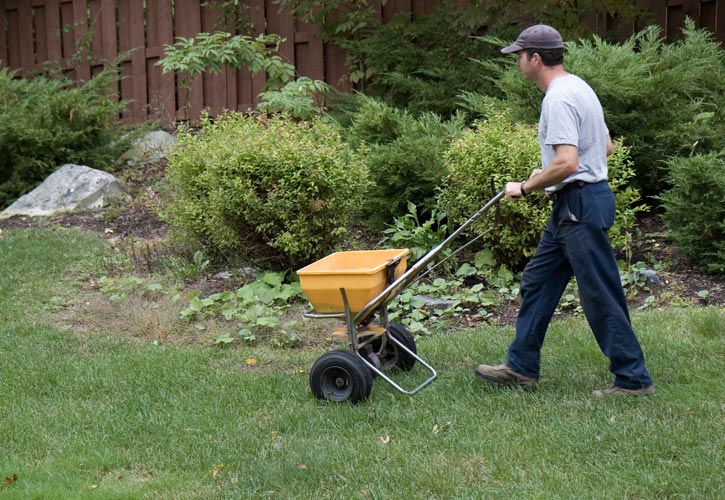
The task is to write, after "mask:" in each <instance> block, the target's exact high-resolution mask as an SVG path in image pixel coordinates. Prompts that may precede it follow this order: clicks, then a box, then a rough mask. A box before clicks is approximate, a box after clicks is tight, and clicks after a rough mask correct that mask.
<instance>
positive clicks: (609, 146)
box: [606, 134, 614, 156]
mask: <svg viewBox="0 0 725 500" xmlns="http://www.w3.org/2000/svg"><path fill="white" fill-rule="evenodd" d="M606 148H607V156H612V153H614V144H612V138H611V137H610V136H609V134H607V145H606Z"/></svg>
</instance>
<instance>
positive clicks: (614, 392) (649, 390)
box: [592, 385, 655, 398]
mask: <svg viewBox="0 0 725 500" xmlns="http://www.w3.org/2000/svg"><path fill="white" fill-rule="evenodd" d="M654 393H655V386H654V385H650V386H649V387H642V388H640V389H625V388H624V387H617V386H616V385H613V386H612V387H607V388H606V389H604V390H598V391H594V392H593V393H592V396H594V397H595V398H603V397H604V396H649V395H650V394H654Z"/></svg>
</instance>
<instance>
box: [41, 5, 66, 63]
mask: <svg viewBox="0 0 725 500" xmlns="http://www.w3.org/2000/svg"><path fill="white" fill-rule="evenodd" d="M45 30H46V36H45V41H46V53H47V54H48V60H49V61H56V62H58V63H59V64H60V62H61V60H62V58H63V53H62V51H61V48H62V42H61V37H60V34H61V33H60V3H59V2H58V0H47V2H46V3H45Z"/></svg>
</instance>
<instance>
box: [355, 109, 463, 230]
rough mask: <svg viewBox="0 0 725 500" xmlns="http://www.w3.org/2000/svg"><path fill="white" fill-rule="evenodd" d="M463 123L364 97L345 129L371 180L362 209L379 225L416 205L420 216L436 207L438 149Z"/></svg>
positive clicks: (441, 168) (440, 150) (441, 171)
mask: <svg viewBox="0 0 725 500" xmlns="http://www.w3.org/2000/svg"><path fill="white" fill-rule="evenodd" d="M462 128H463V121H462V120H461V119H460V117H454V119H452V120H450V121H443V120H442V119H441V118H440V117H438V116H436V115H433V114H430V113H427V114H423V115H421V116H419V117H418V118H414V117H413V116H412V115H411V114H410V113H408V112H407V111H404V110H400V109H397V108H393V107H391V106H388V105H386V104H384V103H381V102H379V101H377V100H375V99H372V98H366V99H364V100H363V104H362V106H361V107H360V109H359V110H358V111H357V113H356V114H355V116H354V118H353V121H352V124H351V126H350V128H349V129H348V140H349V141H350V142H351V144H353V145H354V146H355V147H358V148H360V149H361V152H364V155H363V156H364V161H365V164H366V165H367V168H368V170H369V172H370V178H371V180H372V182H373V185H372V186H371V188H370V190H369V191H368V192H367V196H366V201H365V206H364V207H363V214H364V216H365V217H366V219H367V223H368V225H369V226H370V227H372V228H382V227H383V226H384V225H385V224H389V223H391V222H392V221H393V219H394V218H395V217H396V216H401V215H403V214H405V213H406V212H407V208H408V203H413V204H414V205H416V206H417V207H418V208H419V210H420V212H419V215H420V216H421V217H423V218H427V217H428V216H430V214H431V211H432V209H433V208H434V206H435V189H436V187H437V186H438V184H439V183H440V181H441V179H442V178H443V177H444V176H445V174H446V167H445V164H444V162H443V153H444V151H445V150H446V148H447V147H448V143H449V141H450V139H451V137H454V136H456V135H459V134H460V133H461V130H462Z"/></svg>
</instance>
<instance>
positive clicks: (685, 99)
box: [468, 20, 725, 194]
mask: <svg viewBox="0 0 725 500" xmlns="http://www.w3.org/2000/svg"><path fill="white" fill-rule="evenodd" d="M564 67H565V68H566V69H567V70H568V71H570V72H572V73H575V74H577V75H579V76H581V77H582V78H584V79H585V80H586V81H587V82H588V83H589V84H590V85H591V86H592V88H593V89H594V90H595V91H596V92H597V95H598V96H599V100H600V101H601V103H602V106H603V107H604V111H605V116H606V119H607V123H608V125H609V128H610V131H611V133H612V136H613V137H624V139H625V142H626V144H628V145H629V146H631V149H632V158H633V160H634V167H635V170H636V173H637V177H636V184H637V186H638V187H639V188H640V189H642V190H643V191H644V192H645V194H658V193H660V192H662V190H663V189H665V188H666V187H667V184H666V180H667V176H666V172H664V168H665V167H666V159H667V158H669V157H671V156H683V155H689V154H691V153H692V152H708V151H713V150H714V151H717V150H720V149H722V148H723V144H724V143H725V51H724V50H723V49H722V47H721V46H720V45H719V44H718V43H717V42H716V41H714V40H713V38H712V34H711V33H709V32H708V31H706V30H697V29H695V28H694V24H693V23H692V21H689V20H688V22H687V24H686V27H685V29H684V30H683V38H682V39H681V40H679V41H677V42H675V43H674V44H665V43H664V40H663V38H662V33H661V29H660V28H658V27H654V26H653V27H649V28H647V29H645V30H643V31H641V32H639V33H637V34H635V35H634V36H632V37H631V38H629V39H628V40H627V41H626V42H624V43H623V44H612V43H607V42H605V41H604V40H602V39H600V38H597V37H595V38H594V40H593V41H586V40H584V41H581V42H579V43H573V42H568V43H566V56H565V59H564ZM484 68H485V69H486V70H488V71H492V72H494V73H495V72H496V70H495V63H490V62H489V63H487V64H485V65H484ZM498 75H499V77H498V78H497V82H498V85H499V87H500V89H501V90H502V91H503V93H504V94H505V95H506V96H507V100H506V102H505V104H504V105H505V106H506V107H510V108H511V109H512V110H513V113H514V117H515V118H516V119H523V120H525V121H528V122H530V123H534V122H536V120H537V119H538V113H539V103H540V100H541V92H540V91H539V89H538V88H536V87H535V86H534V85H532V84H531V82H526V81H524V80H523V79H522V78H521V75H520V73H519V70H518V69H517V68H516V67H515V66H514V65H509V66H508V67H507V68H506V69H504V70H502V71H499V73H498ZM468 102H469V105H470V102H471V99H470V95H469V96H468Z"/></svg>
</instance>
